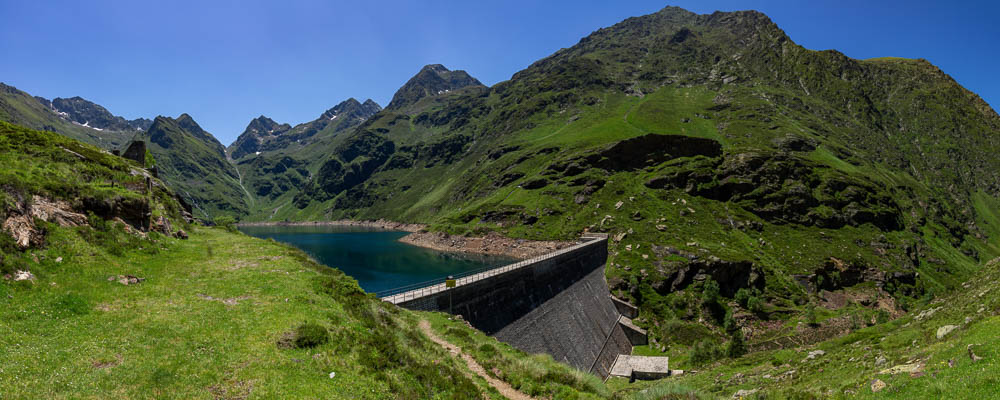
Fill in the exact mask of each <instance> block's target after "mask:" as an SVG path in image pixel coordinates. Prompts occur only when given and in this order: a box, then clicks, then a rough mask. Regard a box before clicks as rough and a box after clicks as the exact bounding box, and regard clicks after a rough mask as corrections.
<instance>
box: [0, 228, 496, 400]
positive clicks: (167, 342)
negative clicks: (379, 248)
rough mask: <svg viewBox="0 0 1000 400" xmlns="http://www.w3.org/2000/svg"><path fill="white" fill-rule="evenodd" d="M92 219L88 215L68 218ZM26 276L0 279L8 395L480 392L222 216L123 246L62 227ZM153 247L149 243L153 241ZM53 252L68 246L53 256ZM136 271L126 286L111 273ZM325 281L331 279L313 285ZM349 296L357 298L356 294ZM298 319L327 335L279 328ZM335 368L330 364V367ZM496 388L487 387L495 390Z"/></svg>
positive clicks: (343, 291)
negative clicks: (316, 338)
mask: <svg viewBox="0 0 1000 400" xmlns="http://www.w3.org/2000/svg"><path fill="white" fill-rule="evenodd" d="M77 229H89V228H77ZM50 243H51V245H50V246H49V247H48V248H46V249H44V250H35V251H34V253H35V255H36V256H38V257H39V258H40V260H41V261H40V263H39V264H34V265H31V270H32V272H33V273H35V274H36V275H37V276H38V279H37V280H36V281H34V282H33V283H19V284H16V285H15V284H12V283H10V282H4V283H2V284H0V288H2V289H0V290H2V291H3V293H2V294H3V297H2V298H0V321H2V322H0V332H2V333H3V335H2V338H0V360H3V363H2V366H0V368H2V370H3V373H2V374H0V394H2V395H3V397H4V398H80V397H84V398H109V397H114V398H149V397H156V398H212V397H241V396H250V397H251V398H274V397H283V398H289V397H324V398H386V397H397V398H452V397H456V396H457V397H460V398H468V397H475V396H476V395H478V393H480V392H489V391H488V390H487V389H486V387H485V385H484V383H483V382H472V381H470V380H468V379H467V378H463V375H462V374H461V373H459V372H458V369H459V368H464V367H463V366H459V365H458V364H457V363H456V362H455V361H454V359H453V358H452V357H450V356H449V355H448V354H447V353H446V352H445V351H443V350H442V349H440V348H439V347H438V346H437V345H435V344H433V343H431V342H430V341H429V340H427V339H426V338H424V337H423V336H422V335H420V334H419V333H418V331H417V330H416V321H417V319H418V318H419V317H418V316H417V315H415V314H413V313H410V312H407V311H403V310H401V309H397V308H395V307H391V306H389V305H387V304H383V303H381V302H379V301H377V300H375V299H373V298H370V297H367V296H364V295H362V294H350V293H352V291H355V292H358V293H360V289H358V288H357V284H356V283H355V282H353V280H351V279H350V278H347V277H345V276H343V275H342V274H341V273H339V272H336V271H334V270H331V269H329V268H327V267H324V266H320V265H317V264H315V263H314V262H312V261H311V260H309V259H307V258H306V257H305V255H304V254H302V253H301V252H299V251H298V250H294V249H290V248H288V247H286V246H283V245H279V244H277V243H274V242H270V241H263V240H259V239H253V238H250V237H246V236H243V235H240V234H234V233H229V232H226V231H224V230H221V229H204V228H199V229H195V230H194V231H193V232H191V239H190V240H187V241H181V240H176V239H159V240H156V241H150V242H145V243H143V244H142V246H143V247H146V248H147V249H150V248H152V249H155V251H152V252H150V251H139V250H135V249H133V250H129V251H126V252H125V254H123V255H122V256H115V255H112V254H108V253H107V252H106V251H105V250H104V249H101V248H95V247H93V246H92V245H90V244H89V243H87V242H85V241H84V240H82V238H81V237H80V236H79V235H78V234H77V233H76V232H75V231H73V230H69V229H59V230H57V231H56V232H55V233H54V234H53V236H52V237H51V238H50ZM150 253H155V254H150ZM56 257H63V261H62V262H61V263H55V262H54V260H55V258H56ZM117 275H135V276H138V277H142V278H145V281H144V282H142V283H140V284H138V285H130V286H124V285H121V284H119V283H118V282H112V281H108V277H109V276H117ZM331 279H332V280H334V281H335V282H337V285H338V286H337V287H340V289H335V290H333V291H332V292H331V291H327V292H324V291H323V290H319V289H320V288H321V287H322V285H323V284H322V282H325V281H326V280H331ZM352 298H353V299H352ZM303 321H313V324H317V325H319V326H321V327H323V329H326V330H328V331H329V334H330V336H331V337H332V339H331V340H330V341H329V342H327V343H318V344H317V343H314V344H315V346H312V347H308V348H303V349H294V348H281V347H279V345H278V342H279V340H280V339H281V338H282V336H283V335H284V334H285V333H286V332H294V331H295V330H296V328H297V327H299V326H300V325H301V324H302V323H303ZM331 372H335V373H336V376H335V377H334V378H330V377H329V376H328V375H329V374H330V373H331ZM490 396H491V397H496V395H495V394H492V395H490Z"/></svg>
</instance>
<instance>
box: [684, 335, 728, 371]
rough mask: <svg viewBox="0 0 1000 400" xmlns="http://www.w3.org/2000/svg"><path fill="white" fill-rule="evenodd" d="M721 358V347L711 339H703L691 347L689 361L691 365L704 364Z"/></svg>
mask: <svg viewBox="0 0 1000 400" xmlns="http://www.w3.org/2000/svg"><path fill="white" fill-rule="evenodd" d="M720 358H722V347H720V346H719V344H718V343H715V342H714V341H712V340H708V339H706V340H703V341H701V342H698V343H697V344H695V345H694V346H693V347H691V359H690V362H691V364H693V365H705V364H708V363H710V362H712V361H715V360H718V359H720Z"/></svg>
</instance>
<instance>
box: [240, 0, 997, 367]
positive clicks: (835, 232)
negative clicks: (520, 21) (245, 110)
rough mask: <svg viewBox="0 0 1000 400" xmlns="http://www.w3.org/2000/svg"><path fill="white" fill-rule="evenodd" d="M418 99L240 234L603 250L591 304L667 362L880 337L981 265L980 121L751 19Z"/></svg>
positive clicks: (410, 90)
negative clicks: (389, 230)
mask: <svg viewBox="0 0 1000 400" xmlns="http://www.w3.org/2000/svg"><path fill="white" fill-rule="evenodd" d="M430 70H435V69H434V68H431V69H430ZM422 76H423V77H427V76H428V68H425V69H424V70H422V71H421V72H420V73H419V74H418V75H417V76H416V77H415V78H414V79H411V80H410V81H409V82H407V84H406V85H405V86H404V87H403V89H401V91H400V93H406V94H407V95H406V98H407V99H408V100H407V101H406V102H404V103H400V104H399V105H398V106H393V107H388V108H387V109H386V110H383V111H382V112H380V113H378V114H376V115H375V116H373V117H372V118H370V119H368V120H367V121H365V122H364V123H362V124H361V125H360V126H358V127H357V128H356V129H354V130H353V131H350V132H346V133H342V134H340V135H337V136H336V137H335V139H334V140H332V141H331V142H330V143H329V144H328V147H325V148H323V151H319V150H318V149H314V151H317V154H327V156H324V157H325V158H323V159H322V161H320V162H317V161H313V162H312V163H311V164H309V165H310V168H312V169H305V170H303V171H300V172H299V173H300V174H301V175H302V177H306V176H307V175H308V176H309V178H307V179H306V181H305V183H303V184H301V185H299V186H298V187H295V188H292V189H289V190H287V191H285V192H283V193H282V194H281V195H280V196H277V197H275V198H273V199H272V202H271V203H269V204H268V205H267V207H266V208H263V209H255V210H253V211H251V212H250V214H249V215H248V216H246V217H245V218H246V219H247V220H261V221H283V220H334V219H341V218H348V219H377V218H387V219H393V220H399V221H404V222H423V223H429V224H431V229H432V230H438V231H443V232H447V233H451V234H461V235H482V234H485V233H486V232H489V231H499V232H501V233H503V234H505V235H508V236H513V237H517V238H529V239H554V238H562V239H568V238H572V237H574V236H577V235H579V234H580V233H581V232H584V231H602V232H608V233H610V234H611V238H612V244H611V249H610V250H611V259H610V260H609V264H608V268H607V271H606V273H607V277H608V281H609V284H610V286H611V288H612V291H613V293H614V294H616V295H618V296H621V297H624V298H627V299H628V300H630V301H632V302H633V303H635V304H637V305H638V306H639V308H640V313H641V316H640V318H639V319H638V320H637V323H638V324H640V325H641V326H642V327H644V328H647V329H648V330H649V331H650V335H651V339H652V340H653V343H654V344H653V345H652V346H651V348H650V351H651V352H653V353H656V354H666V355H670V356H671V357H678V356H681V355H683V354H687V352H688V351H689V350H690V349H693V348H695V347H696V345H698V344H699V341H704V339H706V338H708V342H706V343H708V344H712V343H714V344H715V345H719V346H723V345H725V343H730V342H732V341H734V340H736V339H735V338H736V336H742V339H741V340H745V341H746V342H747V344H748V349H749V350H750V351H757V350H766V349H771V348H787V347H794V346H799V345H803V344H809V343H816V342H820V341H823V340H825V339H828V338H830V337H834V336H838V335H841V334H843V333H844V332H847V331H852V330H854V329H855V328H854V327H853V326H852V324H851V323H850V322H849V321H851V320H852V319H857V318H868V317H870V316H878V315H882V316H885V317H884V318H883V319H886V320H891V319H892V318H895V317H898V316H899V315H902V314H904V313H905V312H906V311H908V310H911V309H913V308H914V307H918V306H919V305H920V304H921V303H924V302H927V301H930V300H932V299H934V298H935V296H938V295H941V294H943V293H947V292H948V291H950V290H954V289H956V288H957V287H958V285H959V284H961V283H962V282H965V280H967V279H968V278H969V277H971V276H972V274H973V273H975V271H976V270H977V269H978V268H979V267H980V265H982V263H983V262H984V261H986V260H989V259H991V258H993V257H994V256H995V255H997V254H998V250H1000V248H998V246H997V241H996V240H997V239H996V238H997V237H998V236H997V234H998V233H1000V231H998V230H997V228H998V225H997V222H996V221H995V218H994V216H996V215H998V207H1000V202H998V200H997V196H998V194H1000V187H998V182H1000V176H998V175H997V174H998V172H997V171H1000V159H997V158H996V157H994V156H993V154H995V153H997V151H998V150H1000V146H998V143H997V140H998V139H997V135H996V132H997V131H998V128H1000V117H998V116H997V114H996V113H995V112H994V111H993V110H992V109H990V108H989V106H988V105H986V103H984V102H983V101H982V100H981V99H980V98H979V97H977V96H976V95H975V94H973V93H971V92H969V91H967V90H965V89H964V88H962V87H961V86H960V85H958V84H957V83H956V82H955V81H954V80H952V79H951V78H950V77H949V76H947V75H946V74H944V73H943V72H942V71H941V70H939V69H938V68H937V67H935V66H933V65H931V64H930V63H928V62H926V61H924V60H906V59H873V60H854V59H851V58H848V57H846V56H844V55H842V54H840V53H838V52H836V51H812V50H808V49H805V48H803V47H801V46H799V45H797V44H795V43H794V42H793V41H792V40H791V38H789V37H788V36H787V35H786V34H785V33H784V32H783V31H781V29H779V28H778V27H777V26H776V25H775V24H774V23H772V22H771V21H770V20H769V19H768V18H767V17H766V16H765V15H763V14H760V13H757V12H752V11H748V12H733V13H724V12H717V13H714V14H710V15H697V14H693V13H690V12H687V11H684V10H681V9H678V8H669V7H668V8H666V9H664V10H662V11H660V12H658V13H655V14H651V15H647V16H642V17H636V18H630V19H628V20H625V21H623V22H621V23H619V24H617V25H615V26H612V27H610V28H605V29H600V30H598V31H596V32H594V33H593V34H591V35H589V36H588V37H586V38H583V39H582V40H581V41H580V42H579V43H578V44H577V45H575V46H573V47H570V48H567V49H563V50H560V51H559V52H557V53H555V54H553V55H552V56H550V57H547V58H545V59H543V60H540V61H538V62H536V63H534V64H533V65H531V66H530V67H529V68H527V69H525V70H524V71H521V72H518V73H517V74H515V75H514V76H513V78H512V79H511V80H509V81H505V82H501V83H498V84H496V85H494V86H493V87H491V88H485V87H482V86H478V85H475V84H471V83H470V84H469V85H468V86H465V87H460V88H457V87H456V88H453V90H447V91H445V90H440V89H438V90H424V89H428V88H432V87H434V85H436V84H438V83H440V80H435V79H418V78H420V77H422ZM304 172H308V174H305V173H304ZM283 173H285V172H283ZM265 178H266V175H265ZM705 292H708V293H709V294H708V295H705V294H704V293H705ZM716 292H718V296H716V295H715V293H716ZM706 296H707V297H706ZM706 298H707V300H706ZM813 317H815V318H813ZM807 319H817V321H810V322H815V323H810V324H807V326H806V328H803V329H797V328H796V322H798V321H804V320H807ZM737 328H738V329H737ZM737 331H739V332H740V333H739V334H737ZM708 344H705V345H706V346H707V345H708Z"/></svg>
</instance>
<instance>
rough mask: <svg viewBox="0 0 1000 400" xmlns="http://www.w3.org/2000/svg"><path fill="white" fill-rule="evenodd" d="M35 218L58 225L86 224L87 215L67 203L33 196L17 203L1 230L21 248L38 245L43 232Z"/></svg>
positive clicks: (41, 240) (42, 241)
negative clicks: (74, 210) (29, 199)
mask: <svg viewBox="0 0 1000 400" xmlns="http://www.w3.org/2000/svg"><path fill="white" fill-rule="evenodd" d="M35 218H37V219H40V220H42V221H45V222H51V223H54V224H57V225H59V226H81V225H86V224H87V216H85V215H83V214H80V213H77V212H73V211H72V207H71V206H70V204H69V203H67V202H65V201H52V200H49V199H47V198H44V197H41V196H33V197H32V199H31V201H30V202H25V201H21V202H18V203H17V205H16V207H15V208H14V209H13V210H11V212H10V213H9V214H8V216H7V219H6V220H4V222H3V230H4V231H6V232H7V233H9V234H10V235H11V236H12V237H13V238H14V242H15V243H16V244H17V246H18V247H20V248H21V249H26V248H29V247H36V246H40V245H41V244H43V243H44V240H45V232H44V231H43V230H42V229H41V228H40V227H38V226H36V224H35Z"/></svg>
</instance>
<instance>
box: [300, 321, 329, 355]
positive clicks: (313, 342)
mask: <svg viewBox="0 0 1000 400" xmlns="http://www.w3.org/2000/svg"><path fill="white" fill-rule="evenodd" d="M328 341H330V333H329V332H327V330H326V328H324V327H323V326H322V325H319V324H316V323H312V322H306V323H304V324H302V325H299V327H298V328H296V329H295V347H298V348H300V349H304V348H309V347H316V346H319V345H321V344H324V343H326V342H328Z"/></svg>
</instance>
